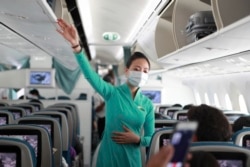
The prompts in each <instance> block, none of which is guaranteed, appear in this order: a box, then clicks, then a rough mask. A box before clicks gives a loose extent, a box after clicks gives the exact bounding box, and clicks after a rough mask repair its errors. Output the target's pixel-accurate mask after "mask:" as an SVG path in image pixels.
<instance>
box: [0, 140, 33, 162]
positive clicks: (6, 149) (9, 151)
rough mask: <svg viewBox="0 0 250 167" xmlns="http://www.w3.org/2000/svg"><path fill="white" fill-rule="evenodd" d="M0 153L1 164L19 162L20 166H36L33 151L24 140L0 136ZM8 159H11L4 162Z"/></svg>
mask: <svg viewBox="0 0 250 167" xmlns="http://www.w3.org/2000/svg"><path fill="white" fill-rule="evenodd" d="M0 154H1V160H2V163H3V166H8V165H12V166H16V165H15V164H19V165H20V167H36V163H37V161H36V155H35V151H34V149H33V148H32V147H31V146H30V144H28V143H27V142H26V141H23V140H20V139H14V138H9V137H0ZM8 159H11V161H10V162H8V161H7V162H6V160H8ZM5 163H6V164H5Z"/></svg>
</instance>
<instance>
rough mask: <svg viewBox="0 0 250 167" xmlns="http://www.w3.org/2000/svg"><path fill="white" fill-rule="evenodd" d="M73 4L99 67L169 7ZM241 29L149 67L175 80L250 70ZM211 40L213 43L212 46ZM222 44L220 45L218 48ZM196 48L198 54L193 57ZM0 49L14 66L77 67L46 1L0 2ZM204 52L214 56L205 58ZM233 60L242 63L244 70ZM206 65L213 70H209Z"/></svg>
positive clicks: (116, 59)
mask: <svg viewBox="0 0 250 167" xmlns="http://www.w3.org/2000/svg"><path fill="white" fill-rule="evenodd" d="M56 2H60V5H61V10H62V12H63V13H62V17H63V18H64V16H65V15H67V13H68V11H67V10H66V7H65V6H66V3H65V2H64V0H62V1H61V0H57V1H56ZM75 2H76V3H77V6H78V9H79V12H80V16H81V21H82V25H83V28H84V31H85V35H86V39H87V44H88V46H89V49H90V50H91V56H92V58H93V59H94V60H95V61H96V62H101V63H103V64H122V63H123V46H132V45H133V44H134V43H135V42H136V40H137V39H138V37H139V36H142V35H141V34H140V33H141V32H143V30H145V29H147V27H149V26H150V24H151V23H152V20H154V19H156V18H157V17H158V13H159V12H160V11H161V9H162V8H163V7H164V6H165V5H166V4H168V0H154V1H152V0H144V1H143V3H142V1H141V0H133V1H132V0H127V1H123V0H106V1H97V0H91V1H90V0H75ZM27 4H28V5H27ZM72 17H73V16H72ZM248 19H249V16H248ZM244 25H245V26H242V27H239V28H238V30H237V29H232V30H231V29H230V30H228V31H227V32H229V31H232V32H233V33H230V34H226V35H223V34H220V32H219V33H217V36H211V40H210V39H209V40H207V41H206V40H204V42H200V43H199V45H196V44H194V45H196V48H195V47H193V46H192V45H191V46H187V47H184V48H181V49H180V50H178V51H176V52H174V53H173V54H169V55H166V56H163V57H161V58H160V59H157V56H156V57H155V58H154V57H153V58H152V57H151V60H152V62H153V63H152V64H153V69H154V70H159V72H162V71H169V72H170V73H172V74H173V75H176V76H181V75H179V74H186V75H183V77H186V76H192V75H194V74H197V76H198V75H208V74H209V75H210V74H215V73H216V72H215V71H217V73H216V74H220V73H222V70H221V69H224V72H225V73H235V72H242V71H249V70H250V68H249V61H250V58H249V57H250V54H249V50H250V47H249V46H250V45H248V44H249V42H250V37H249V34H250V33H249V30H250V27H249V26H250V24H249V22H246V23H245V24H244ZM105 32H115V33H118V34H119V35H120V39H119V40H117V41H107V40H104V38H103V33H105ZM213 39H216V40H217V43H215V42H214V41H213ZM225 39H230V40H231V41H229V40H228V41H227V40H225ZM238 41H240V43H239V42H238ZM85 42H86V41H85ZM221 43H223V47H220V44H221ZM149 45H150V42H149ZM152 45H153V42H152ZM242 48H243V49H242ZM197 49H198V51H199V53H200V54H193V52H197ZM0 50H1V55H0V56H1V59H0V63H1V64H10V65H15V66H18V65H17V64H16V62H18V60H20V59H22V58H25V57H31V56H35V57H38V58H39V57H41V58H42V57H44V56H46V57H47V56H49V57H54V58H56V59H57V60H58V61H60V62H61V63H62V64H63V65H64V66H66V67H67V68H69V69H75V68H76V67H77V66H78V65H77V63H76V61H75V59H74V58H72V56H74V55H73V53H72V49H71V47H70V45H69V44H68V43H67V42H66V41H65V40H64V39H63V38H62V37H61V36H60V35H59V34H58V33H57V32H56V16H55V14H54V12H53V11H52V10H51V8H50V7H49V5H48V4H47V3H46V0H1V5H0ZM209 52H210V54H211V53H213V54H211V56H208V54H209ZM153 56H155V55H153ZM230 59H231V60H230ZM230 61H231V62H230ZM229 62H230V63H229ZM234 62H238V64H240V63H242V62H243V66H240V65H236V64H237V63H234ZM244 63H245V64H244ZM207 64H209V65H207ZM229 64H230V65H229ZM210 66H212V67H214V68H209V67H210ZM232 66H233V68H232ZM191 67H192V68H191ZM199 68H201V69H202V70H199ZM194 69H196V70H194ZM178 71H179V72H180V73H178ZM183 71H185V72H183ZM224 72H223V73H224Z"/></svg>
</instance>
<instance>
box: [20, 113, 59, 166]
mask: <svg viewBox="0 0 250 167" xmlns="http://www.w3.org/2000/svg"><path fill="white" fill-rule="evenodd" d="M16 123H17V124H30V125H38V126H42V127H45V128H46V129H47V130H48V133H49V134H50V136H51V140H52V145H53V156H54V162H55V165H54V166H56V167H57V166H58V167H60V166H61V165H62V164H61V163H62V135H61V127H60V124H59V122H58V121H57V120H55V119H54V118H52V117H49V116H43V115H31V116H27V117H23V118H19V119H18V120H16Z"/></svg>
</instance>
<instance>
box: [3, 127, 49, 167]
mask: <svg viewBox="0 0 250 167" xmlns="http://www.w3.org/2000/svg"><path fill="white" fill-rule="evenodd" d="M0 135H2V136H9V137H10V138H19V139H22V140H25V141H27V142H29V143H30V144H31V146H32V147H33V148H34V150H35V152H36V157H37V167H44V166H46V167H52V166H53V165H52V164H53V156H52V143H51V140H50V136H49V134H48V132H47V130H46V129H44V128H43V127H40V126H35V125H14V124H12V125H3V126H0Z"/></svg>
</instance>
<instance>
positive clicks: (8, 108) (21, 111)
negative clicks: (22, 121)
mask: <svg viewBox="0 0 250 167" xmlns="http://www.w3.org/2000/svg"><path fill="white" fill-rule="evenodd" d="M0 110H6V111H9V112H11V113H12V114H13V115H14V118H15V119H17V118H20V117H23V116H26V115H27V113H26V111H25V109H23V108H21V107H13V106H4V107H0Z"/></svg>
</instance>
